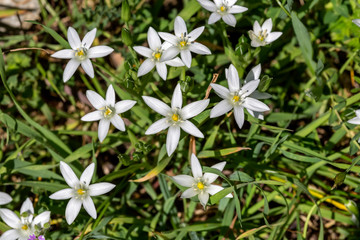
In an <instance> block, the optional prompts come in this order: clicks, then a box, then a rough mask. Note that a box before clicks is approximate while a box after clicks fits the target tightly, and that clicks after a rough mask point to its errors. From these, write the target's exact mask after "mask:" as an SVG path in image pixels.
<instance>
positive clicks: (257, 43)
mask: <svg viewBox="0 0 360 240" xmlns="http://www.w3.org/2000/svg"><path fill="white" fill-rule="evenodd" d="M250 44H251V46H252V47H255V48H256V47H261V46H262V45H263V44H260V43H259V42H258V41H256V40H252V41H251V43H250Z"/></svg>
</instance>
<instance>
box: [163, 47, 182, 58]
mask: <svg viewBox="0 0 360 240" xmlns="http://www.w3.org/2000/svg"><path fill="white" fill-rule="evenodd" d="M179 52H180V50H179V48H178V47H175V46H172V47H169V48H168V49H166V50H165V51H164V52H163V53H162V55H161V59H160V61H162V62H163V61H168V60H170V59H173V58H174V57H176V56H177V55H178V54H179Z"/></svg>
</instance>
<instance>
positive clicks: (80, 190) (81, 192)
mask: <svg viewBox="0 0 360 240" xmlns="http://www.w3.org/2000/svg"><path fill="white" fill-rule="evenodd" d="M77 193H78V194H79V195H83V194H84V193H85V191H84V190H83V189H81V188H80V189H79V190H77Z"/></svg>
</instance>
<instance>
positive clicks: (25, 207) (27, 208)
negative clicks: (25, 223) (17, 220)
mask: <svg viewBox="0 0 360 240" xmlns="http://www.w3.org/2000/svg"><path fill="white" fill-rule="evenodd" d="M24 212H27V213H31V214H34V206H33V204H32V202H31V201H30V199H29V198H26V200H25V201H24V202H23V204H22V205H21V208H20V214H23V213H24Z"/></svg>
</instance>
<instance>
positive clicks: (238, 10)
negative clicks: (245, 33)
mask: <svg viewBox="0 0 360 240" xmlns="http://www.w3.org/2000/svg"><path fill="white" fill-rule="evenodd" d="M247 10H248V9H247V8H246V7H242V6H237V5H235V6H232V7H231V8H230V9H229V11H228V13H231V14H236V13H242V12H245V11H247Z"/></svg>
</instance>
